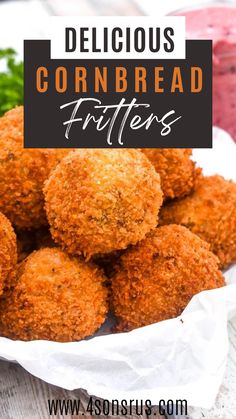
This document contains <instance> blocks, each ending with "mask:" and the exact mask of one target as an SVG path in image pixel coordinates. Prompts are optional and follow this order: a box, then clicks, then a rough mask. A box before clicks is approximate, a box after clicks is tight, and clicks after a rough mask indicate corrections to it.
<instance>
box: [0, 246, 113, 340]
mask: <svg viewBox="0 0 236 419" xmlns="http://www.w3.org/2000/svg"><path fill="white" fill-rule="evenodd" d="M104 281H105V277H104V275H103V274H102V271H100V270H99V269H98V268H97V267H96V266H95V265H93V264H90V263H89V264H88V263H85V262H83V261H80V260H78V259H76V258H73V257H69V256H68V255H67V254H66V253H64V252H63V251H62V250H60V249H56V248H54V249H50V248H44V249H41V250H38V251H35V252H33V253H32V254H31V255H30V256H28V258H26V259H25V260H24V261H23V262H22V263H21V264H20V265H19V266H18V270H17V283H16V285H15V287H14V288H13V290H12V291H11V292H8V293H7V294H6V295H5V298H3V299H2V301H1V305H0V313H1V316H0V333H1V334H2V335H3V336H6V337H9V338H11V339H21V340H34V339H46V340H53V341H60V342H66V341H77V340H80V339H83V338H85V337H86V336H90V335H92V334H93V333H94V332H95V331H96V330H97V329H98V328H99V327H100V326H101V324H102V323H103V322H104V320H105V317H106V313H107V311H108V302H107V299H108V292H107V289H106V287H105V286H104V285H103V283H104Z"/></svg>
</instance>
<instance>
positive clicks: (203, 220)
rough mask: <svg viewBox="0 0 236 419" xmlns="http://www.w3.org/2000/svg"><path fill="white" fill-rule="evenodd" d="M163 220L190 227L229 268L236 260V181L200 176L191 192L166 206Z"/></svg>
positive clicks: (222, 263)
mask: <svg viewBox="0 0 236 419" xmlns="http://www.w3.org/2000/svg"><path fill="white" fill-rule="evenodd" d="M160 223H161V224H162V225H164V224H172V223H176V224H181V225H183V226H186V227H188V228H189V229H190V230H191V231H192V232H193V233H195V234H197V235H198V236H199V237H201V238H202V239H204V240H206V241H207V242H208V243H209V244H210V247H211V251H212V252H213V253H215V254H216V255H217V256H218V258H219V260H220V263H221V267H222V268H225V267H227V266H228V265H229V264H230V263H232V262H235V261H236V184H235V183H233V182H231V181H227V180H225V179H224V178H223V177H221V176H218V175H216V176H208V177H202V178H200V179H199V181H198V182H197V186H196V190H195V191H194V192H193V193H192V194H191V195H189V196H187V197H186V198H183V199H181V200H176V201H173V202H170V203H168V204H167V205H165V206H164V207H163V209H162V211H161V213H160Z"/></svg>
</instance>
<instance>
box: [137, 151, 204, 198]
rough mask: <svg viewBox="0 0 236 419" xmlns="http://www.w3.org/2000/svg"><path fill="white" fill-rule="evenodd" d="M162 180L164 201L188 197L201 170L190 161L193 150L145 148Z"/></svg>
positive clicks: (145, 152)
mask: <svg viewBox="0 0 236 419" xmlns="http://www.w3.org/2000/svg"><path fill="white" fill-rule="evenodd" d="M142 151H143V153H144V154H145V155H146V156H147V157H148V159H149V160H150V161H151V163H152V164H153V166H154V167H155V169H156V171H157V172H158V173H159V175H160V178H161V188H162V190H163V193H164V199H165V200H167V199H173V198H177V197H182V196H185V195H188V194H189V193H190V192H191V191H192V190H193V188H194V185H195V181H196V178H198V176H199V174H200V173H201V169H199V168H196V167H195V163H194V162H193V161H192V160H191V159H190V156H191V154H192V150H191V149H187V148H144V149H142Z"/></svg>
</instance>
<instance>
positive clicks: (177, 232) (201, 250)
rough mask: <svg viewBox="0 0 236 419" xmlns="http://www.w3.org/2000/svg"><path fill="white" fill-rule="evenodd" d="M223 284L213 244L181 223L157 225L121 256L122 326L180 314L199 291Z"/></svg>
mask: <svg viewBox="0 0 236 419" xmlns="http://www.w3.org/2000/svg"><path fill="white" fill-rule="evenodd" d="M223 285H224V278H223V275H222V273H221V272H220V271H219V269H218V259H217V257H216V256H215V255H214V254H213V253H211V252H210V250H209V245H208V243H206V242H204V241H203V240H201V239H200V238H199V237H198V236H196V235H195V234H193V233H191V231H189V230H188V229H187V228H185V227H182V226H178V225H168V226H164V227H158V228H157V229H156V230H155V232H153V233H151V234H150V235H149V237H148V238H146V239H144V240H143V241H141V242H140V243H139V244H138V245H136V246H135V247H133V248H131V249H130V250H128V251H127V252H126V253H124V255H123V256H121V259H120V263H119V265H118V266H117V273H116V274H115V276H114V278H113V279H112V306H113V310H114V314H115V315H116V316H117V318H118V320H119V321H120V325H119V330H132V329H135V328H137V327H141V326H145V325H148V324H151V323H155V322H159V321H161V320H166V319H169V318H173V317H176V316H178V315H180V314H181V312H182V311H183V310H184V308H185V307H186V305H187V304H188V302H189V301H190V300H191V298H192V297H193V295H194V294H197V293H198V292H200V291H203V290H208V289H213V288H217V287H221V286H223Z"/></svg>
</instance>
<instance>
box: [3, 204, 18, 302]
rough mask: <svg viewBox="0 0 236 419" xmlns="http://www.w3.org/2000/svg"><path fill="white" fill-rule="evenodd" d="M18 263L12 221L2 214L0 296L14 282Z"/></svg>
mask: <svg viewBox="0 0 236 419" xmlns="http://www.w3.org/2000/svg"><path fill="white" fill-rule="evenodd" d="M16 262H17V250H16V235H15V232H14V230H13V228H12V225H11V223H10V221H9V220H8V219H7V218H6V217H5V215H3V214H2V213H1V212H0V295H1V294H2V293H3V290H4V288H6V287H10V286H11V285H12V281H14V277H15V270H16Z"/></svg>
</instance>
